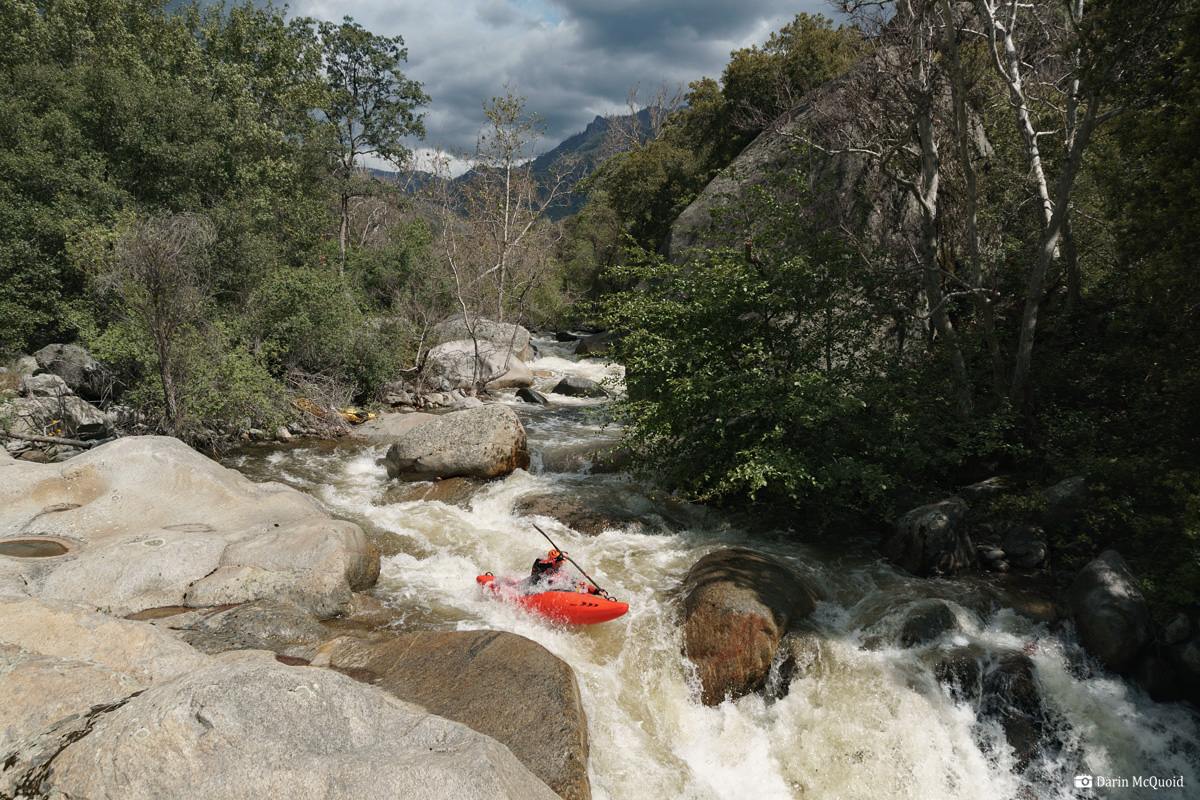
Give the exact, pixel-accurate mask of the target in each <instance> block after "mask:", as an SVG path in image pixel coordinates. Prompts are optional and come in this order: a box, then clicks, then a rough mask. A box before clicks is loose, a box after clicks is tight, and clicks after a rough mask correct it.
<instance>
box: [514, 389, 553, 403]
mask: <svg viewBox="0 0 1200 800" xmlns="http://www.w3.org/2000/svg"><path fill="white" fill-rule="evenodd" d="M517 399H518V400H524V401H525V402H526V403H538V404H540V405H543V406H544V405H546V404H547V403H549V402H550V401H549V400H548V399H546V395H544V394H542V393H541V392H538V391H535V390H533V389H530V388H528V387H525V388H522V389H517Z"/></svg>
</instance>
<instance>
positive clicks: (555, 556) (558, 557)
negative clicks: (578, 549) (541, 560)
mask: <svg viewBox="0 0 1200 800" xmlns="http://www.w3.org/2000/svg"><path fill="white" fill-rule="evenodd" d="M546 558H547V559H549V560H550V561H562V560H563V554H562V553H560V552H558V551H557V550H551V551H550V552H549V553H546Z"/></svg>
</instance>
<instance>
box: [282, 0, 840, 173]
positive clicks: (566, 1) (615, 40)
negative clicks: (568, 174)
mask: <svg viewBox="0 0 1200 800" xmlns="http://www.w3.org/2000/svg"><path fill="white" fill-rule="evenodd" d="M801 11H807V12H809V13H824V14H825V15H826V16H831V13H832V12H831V11H830V10H829V8H828V7H827V6H826V4H825V3H823V2H818V1H817V0H799V1H798V2H796V1H795V0H793V2H784V0H742V2H739V3H732V2H729V0H442V2H427V1H425V2H422V1H420V0H362V1H361V2H356V3H354V4H352V5H351V4H344V3H333V2H321V1H319V0H297V2H295V3H294V4H293V5H292V7H291V12H290V13H291V14H292V15H295V16H313V17H317V18H320V19H329V20H335V21H340V20H341V18H342V17H343V16H345V15H347V14H349V15H351V16H353V17H354V19H355V21H357V22H358V23H360V24H361V25H363V26H364V27H365V28H367V29H368V30H370V31H372V32H373V33H377V34H382V35H386V36H395V35H397V34H399V35H401V36H403V37H404V43H405V45H406V47H407V48H408V70H407V74H408V76H409V77H410V78H413V79H415V80H418V81H421V82H422V83H423V84H424V88H425V91H426V93H427V94H429V95H430V97H432V99H433V102H432V103H431V104H430V105H429V107H428V108H427V109H426V120H425V127H426V131H427V134H428V135H427V139H428V141H429V142H431V143H435V144H436V143H437V142H439V141H440V142H441V143H442V145H443V147H444V148H446V149H471V148H473V147H474V144H475V138H476V135H477V133H478V132H479V129H480V128H481V127H482V125H483V121H484V117H483V110H482V103H483V101H484V100H485V99H487V98H490V97H493V96H496V95H499V94H502V93H503V87H504V86H505V84H509V85H510V86H512V87H513V89H514V90H515V91H516V92H518V93H519V94H523V95H524V96H525V97H526V100H527V101H526V110H527V111H534V112H537V113H538V114H540V115H542V116H545V117H546V118H547V119H546V125H547V131H546V137H545V142H544V147H543V148H542V149H543V150H545V149H550V148H552V147H554V145H555V144H557V143H558V142H559V141H561V140H562V139H564V138H566V137H567V136H570V135H572V134H574V133H577V132H579V131H581V130H583V128H584V127H586V126H587V124H588V123H589V122H591V121H592V119H593V118H594V117H595V116H596V114H603V113H607V112H610V111H623V110H624V108H625V99H626V96H627V95H628V92H629V89H630V88H631V87H632V86H634V85H635V84H638V83H640V84H641V85H642V86H643V87H646V86H649V85H650V84H657V83H659V82H664V81H665V82H666V83H668V84H670V85H675V84H679V85H682V86H685V87H686V85H687V84H688V83H689V82H691V81H693V80H697V79H699V78H700V77H702V76H705V75H707V76H709V77H714V78H715V77H719V76H720V74H721V71H722V70H723V69H724V67H725V64H726V63H727V62H728V60H729V53H730V51H731V50H735V49H737V48H740V47H745V46H746V45H748V44H751V43H754V42H762V41H763V40H765V38H766V36H767V35H768V34H769V33H770V31H772V30H776V29H778V28H779V27H780V26H781V25H784V24H786V23H787V22H788V21H790V20H791V19H792V16H793V15H794V14H796V13H798V12H801Z"/></svg>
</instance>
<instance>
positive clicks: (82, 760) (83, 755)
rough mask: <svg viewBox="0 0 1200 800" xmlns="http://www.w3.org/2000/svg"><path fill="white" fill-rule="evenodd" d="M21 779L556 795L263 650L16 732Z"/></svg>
mask: <svg viewBox="0 0 1200 800" xmlns="http://www.w3.org/2000/svg"><path fill="white" fill-rule="evenodd" d="M131 778H132V779H131ZM18 788H20V789H21V790H23V792H27V793H29V794H37V795H39V796H41V795H53V796H64V797H88V798H107V797H114V798H115V797H120V798H123V800H141V798H145V799H146V800H151V798H153V799H155V800H170V799H172V798H180V799H181V800H182V798H195V797H221V798H231V799H234V798H255V799H256V800H257V798H263V797H323V798H331V799H332V798H361V797H420V798H423V800H482V799H483V798H487V799H488V800H495V799H498V798H538V800H554V798H555V795H554V793H553V792H552V791H550V789H549V788H548V787H546V786H545V784H543V783H542V782H541V781H540V780H538V779H537V777H536V776H534V775H533V774H532V773H531V772H530V771H529V770H528V769H526V768H525V767H524V766H522V765H521V763H520V762H519V761H517V759H516V758H515V757H514V756H513V754H512V753H511V752H509V750H508V749H507V748H505V747H504V746H503V745H501V744H500V743H499V742H497V741H496V740H494V739H491V738H489V737H486V736H483V735H481V734H479V733H476V732H475V731H472V730H471V729H470V728H467V727H466V726H465V725H460V724H459V723H456V722H451V721H450V720H445V719H441V718H439V717H435V716H433V715H431V714H429V713H428V712H427V711H425V710H424V709H422V708H420V707H419V706H414V705H412V704H409V703H405V702H402V701H400V700H398V699H396V698H394V697H392V696H391V695H389V694H388V693H386V692H384V691H382V690H380V689H378V688H375V687H372V686H367V685H364V684H362V683H359V682H356V681H354V680H351V679H350V678H348V677H346V676H344V675H340V674H338V673H336V672H331V671H328V670H319V669H311V668H308V667H289V666H284V665H282V664H279V663H277V662H276V661H275V660H274V658H273V657H271V656H270V655H269V654H265V653H261V652H249V653H229V654H225V655H223V656H220V657H218V658H216V659H214V662H213V663H212V664H211V665H210V666H207V667H205V668H202V669H198V670H195V671H193V672H189V673H186V674H184V675H181V676H179V677H177V678H174V679H172V680H169V681H166V682H164V683H160V684H156V685H154V686H152V687H150V688H149V689H146V690H145V691H144V692H142V693H140V694H137V695H131V696H130V697H128V698H127V699H125V700H124V701H122V702H120V703H116V704H111V705H108V706H100V707H97V708H94V709H91V710H90V711H89V712H88V713H87V714H85V715H82V717H80V718H78V719H76V720H68V721H65V723H64V724H63V725H62V726H59V727H58V728H56V729H51V731H49V732H47V734H46V735H44V736H42V737H37V738H35V739H27V740H25V742H24V743H23V744H22V746H21V747H20V748H18V749H17V750H16V751H15V752H14V753H13V754H12V755H11V756H10V758H9V759H8V760H6V761H5V762H4V767H3V771H2V772H0V794H3V795H6V796H11V795H12V794H15V791H14V790H16V789H18Z"/></svg>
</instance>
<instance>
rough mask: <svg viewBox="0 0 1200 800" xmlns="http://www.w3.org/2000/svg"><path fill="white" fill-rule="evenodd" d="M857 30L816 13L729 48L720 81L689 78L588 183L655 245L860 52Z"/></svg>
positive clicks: (633, 232)
mask: <svg viewBox="0 0 1200 800" xmlns="http://www.w3.org/2000/svg"><path fill="white" fill-rule="evenodd" d="M862 50H863V48H862V45H861V42H860V39H859V35H858V32H857V31H856V30H854V29H853V28H847V27H845V26H839V27H838V28H836V29H835V28H834V27H833V23H832V21H830V20H828V19H826V18H825V17H823V16H821V15H820V14H816V15H808V14H797V15H796V18H795V19H794V20H793V21H792V22H790V23H788V24H787V25H785V26H784V27H783V28H781V29H780V30H779V31H776V32H775V33H772V34H771V37H770V39H769V40H768V41H767V42H766V44H765V45H764V46H763V47H762V48H761V49H760V48H759V47H757V46H753V47H750V48H745V49H742V50H736V51H734V52H733V53H731V54H730V56H731V58H730V62H729V65H728V66H727V67H726V68H725V72H724V74H723V75H722V81H721V83H720V84H719V83H718V82H717V81H715V80H713V79H712V78H702V79H700V80H698V81H694V82H692V83H691V84H690V85H689V91H688V93H687V95H685V97H684V103H685V106H684V108H683V109H682V110H680V111H678V112H677V113H676V114H674V115H673V116H672V117H671V119H670V120H668V122H667V125H666V126H665V127H664V128H663V130H662V133H661V134H660V135H659V137H658V138H657V139H655V140H653V141H650V142H648V143H646V144H644V145H639V146H638V147H635V148H634V149H632V150H630V151H628V152H625V153H621V154H618V155H616V156H614V157H612V158H611V159H609V160H608V161H607V162H605V163H604V164H602V165H601V166H600V168H599V169H598V170H597V173H596V175H595V176H594V177H592V178H590V179H589V181H588V182H587V183H586V184H585V186H584V188H585V190H587V191H589V193H590V194H591V196H592V198H593V200H594V201H596V202H601V203H606V204H608V205H609V206H610V207H611V209H612V212H613V213H614V214H615V215H616V217H617V219H618V220H619V222H620V224H621V225H622V226H623V228H624V230H625V232H626V233H627V234H629V235H630V236H631V237H632V238H633V240H634V241H635V242H636V243H637V245H638V246H640V247H642V248H643V249H645V250H647V251H649V252H655V251H657V249H658V248H659V247H660V246H661V245H662V243H663V242H664V240H665V239H666V236H667V233H668V232H669V231H670V228H671V225H672V223H674V221H675V219H676V218H677V217H678V216H679V214H680V212H682V211H683V210H684V209H685V208H687V206H688V205H689V204H690V203H691V202H692V200H694V199H695V198H696V195H698V194H699V193H700V191H701V190H702V189H703V188H704V187H705V185H707V184H708V182H709V181H710V180H711V179H712V178H713V176H714V175H716V174H717V173H718V172H719V171H720V170H722V169H724V168H725V167H727V166H728V165H729V164H730V162H732V161H733V159H734V158H736V157H737V156H738V154H739V153H741V152H742V150H744V149H745V147H746V146H747V145H748V144H749V143H750V142H751V141H752V140H753V139H754V137H755V136H757V135H758V134H759V133H761V132H762V131H763V130H764V129H765V128H766V127H767V126H768V125H769V124H770V123H771V122H773V121H774V120H775V118H776V117H778V116H779V114H781V113H782V112H784V111H786V110H788V109H790V108H792V107H793V105H794V104H795V103H796V102H798V101H799V99H800V97H801V96H802V95H803V94H804V93H805V92H807V91H809V90H810V89H813V88H816V87H817V86H820V85H821V84H823V83H825V82H826V81H828V80H830V79H831V78H833V77H835V76H837V75H839V74H841V73H842V72H843V71H845V70H846V69H847V68H848V67H849V66H850V65H851V64H852V63H854V61H855V60H856V59H857V58H858V57H859V56H860V55H861V53H862Z"/></svg>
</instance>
